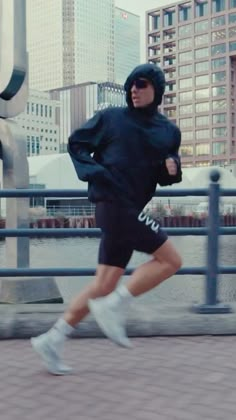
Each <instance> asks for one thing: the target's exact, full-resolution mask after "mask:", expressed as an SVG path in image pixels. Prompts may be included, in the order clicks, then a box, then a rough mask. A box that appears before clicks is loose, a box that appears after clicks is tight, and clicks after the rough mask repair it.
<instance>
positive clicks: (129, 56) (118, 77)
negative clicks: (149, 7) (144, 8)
mask: <svg viewBox="0 0 236 420" xmlns="http://www.w3.org/2000/svg"><path fill="white" fill-rule="evenodd" d="M114 24H115V31H114V34H115V56H114V59H115V81H116V83H119V84H124V82H125V80H126V78H127V75H128V74H129V73H130V72H131V71H132V70H133V68H134V67H135V66H137V65H138V64H140V17H139V16H137V15H135V14H133V13H130V12H127V11H126V10H123V9H120V8H118V7H116V8H115V23H114Z"/></svg>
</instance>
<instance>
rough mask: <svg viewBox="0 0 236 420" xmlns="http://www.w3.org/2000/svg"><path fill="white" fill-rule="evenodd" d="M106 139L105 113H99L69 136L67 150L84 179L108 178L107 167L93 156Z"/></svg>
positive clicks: (77, 171) (80, 176)
mask: <svg viewBox="0 0 236 420" xmlns="http://www.w3.org/2000/svg"><path fill="white" fill-rule="evenodd" d="M104 141H105V124H104V119H103V114H102V113H101V112H99V113H97V114H96V115H95V116H94V117H92V118H91V119H90V120H88V121H87V122H86V123H85V124H84V125H83V126H82V127H81V128H79V129H78V130H75V131H74V132H73V133H72V134H71V135H70V137H69V140H68V146H67V150H68V153H69V155H70V157H71V159H72V162H73V164H74V167H75V170H76V173H77V175H78V177H79V179H81V180H82V181H88V182H89V181H92V180H93V179H94V178H96V179H99V178H101V179H104V178H106V169H105V168H104V167H103V166H102V165H100V164H99V163H97V162H96V161H95V160H94V159H93V157H92V156H91V155H92V154H93V153H94V152H96V151H98V150H99V148H101V147H102V146H103V144H104Z"/></svg>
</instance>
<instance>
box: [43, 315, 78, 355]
mask: <svg viewBox="0 0 236 420" xmlns="http://www.w3.org/2000/svg"><path fill="white" fill-rule="evenodd" d="M73 331H74V328H73V327H72V326H71V325H69V324H68V323H67V322H66V321H65V320H64V319H63V318H59V319H58V320H57V322H56V323H55V324H54V325H53V326H52V328H51V329H50V330H49V331H48V332H47V333H46V335H47V336H48V339H49V340H50V342H51V344H52V345H53V346H55V347H56V348H57V349H58V351H59V352H61V351H62V350H63V347H64V343H65V341H66V339H67V337H68V336H69V335H70V334H71V333H72V332H73Z"/></svg>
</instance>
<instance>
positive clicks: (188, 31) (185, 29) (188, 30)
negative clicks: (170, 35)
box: [179, 25, 192, 37]
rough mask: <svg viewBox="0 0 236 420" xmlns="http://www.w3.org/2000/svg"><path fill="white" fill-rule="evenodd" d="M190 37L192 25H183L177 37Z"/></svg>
mask: <svg viewBox="0 0 236 420" xmlns="http://www.w3.org/2000/svg"><path fill="white" fill-rule="evenodd" d="M188 35H192V25H184V26H180V27H179V37H185V36H188Z"/></svg>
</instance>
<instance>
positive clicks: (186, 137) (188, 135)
mask: <svg viewBox="0 0 236 420" xmlns="http://www.w3.org/2000/svg"><path fill="white" fill-rule="evenodd" d="M181 137H182V141H191V140H193V130H191V131H182V133H181Z"/></svg>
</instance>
